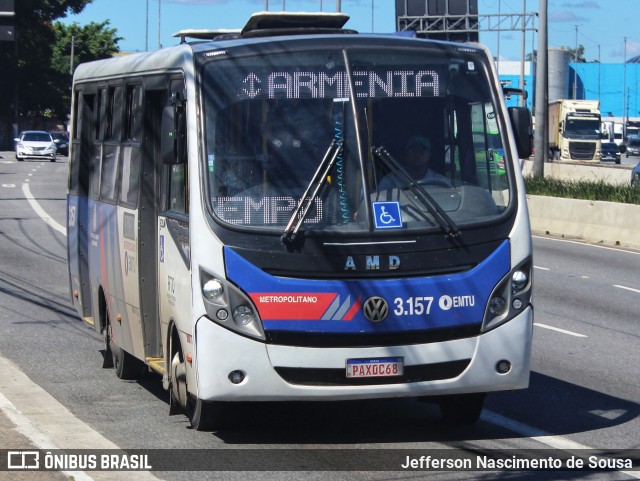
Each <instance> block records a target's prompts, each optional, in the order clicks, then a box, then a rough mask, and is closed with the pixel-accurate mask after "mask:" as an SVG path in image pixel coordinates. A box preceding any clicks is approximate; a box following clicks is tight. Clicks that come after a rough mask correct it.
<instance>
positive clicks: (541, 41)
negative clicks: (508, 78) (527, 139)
mask: <svg viewBox="0 0 640 481" xmlns="http://www.w3.org/2000/svg"><path fill="white" fill-rule="evenodd" d="M547 1H548V0H538V61H537V64H536V130H535V137H534V147H535V156H534V158H533V176H534V177H544V160H545V157H546V156H548V155H549V126H548V119H547V109H548V102H547V96H548V93H547V77H548V69H547Z"/></svg>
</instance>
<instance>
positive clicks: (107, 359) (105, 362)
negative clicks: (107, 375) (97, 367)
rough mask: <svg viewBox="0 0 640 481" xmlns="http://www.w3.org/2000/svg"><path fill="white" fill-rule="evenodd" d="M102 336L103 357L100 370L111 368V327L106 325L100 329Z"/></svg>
mask: <svg viewBox="0 0 640 481" xmlns="http://www.w3.org/2000/svg"><path fill="white" fill-rule="evenodd" d="M102 336H103V337H104V356H103V359H102V368H103V369H106V368H112V367H113V354H112V353H111V327H110V326H109V324H107V325H106V326H105V327H103V328H102Z"/></svg>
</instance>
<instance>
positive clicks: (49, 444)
mask: <svg viewBox="0 0 640 481" xmlns="http://www.w3.org/2000/svg"><path fill="white" fill-rule="evenodd" d="M0 411H2V412H3V413H4V414H5V415H6V416H7V417H8V418H9V419H10V420H11V422H13V424H15V426H16V429H17V430H18V432H20V433H21V434H22V435H23V436H26V437H27V438H28V439H29V440H30V441H31V442H32V443H33V444H34V445H35V446H36V447H37V448H38V449H46V450H50V449H62V450H71V449H96V450H103V449H104V450H114V449H120V447H119V446H117V445H116V444H115V443H113V442H111V441H109V440H108V439H107V438H106V437H104V436H103V435H102V434H100V433H99V432H97V431H96V430H95V429H93V428H92V427H91V426H89V425H88V424H86V423H84V422H83V421H81V420H80V419H79V418H77V417H76V416H75V415H74V414H73V413H72V412H71V411H69V410H68V409H67V408H66V407H65V406H64V405H62V404H61V403H60V402H59V401H58V400H56V399H55V398H54V397H53V396H52V395H51V394H49V393H48V392H47V391H45V390H44V389H43V388H42V387H40V386H39V385H38V384H36V383H35V382H33V381H32V380H31V379H30V378H29V377H28V376H27V375H26V374H25V373H24V372H23V371H22V370H21V369H20V368H19V367H18V366H16V365H15V364H14V363H13V362H11V361H10V360H9V359H7V358H5V357H3V356H2V354H0ZM61 472H64V473H65V474H67V475H71V476H73V477H71V478H70V479H77V480H83V481H92V480H96V481H99V480H109V479H114V476H113V474H114V472H111V471H104V472H101V471H92V472H91V476H89V475H88V474H87V473H86V472H84V471H61ZM116 478H117V479H122V480H131V481H134V480H135V481H141V480H142V481H157V479H158V478H157V477H156V476H155V475H154V474H153V473H151V472H150V471H131V472H125V471H119V472H118V473H117V476H116Z"/></svg>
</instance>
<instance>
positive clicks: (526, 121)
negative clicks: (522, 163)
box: [508, 107, 533, 159]
mask: <svg viewBox="0 0 640 481" xmlns="http://www.w3.org/2000/svg"><path fill="white" fill-rule="evenodd" d="M508 110H509V119H510V120H511V126H512V128H513V133H514V135H515V138H516V146H517V148H518V158H520V159H528V158H529V157H530V156H531V154H532V152H533V134H532V130H531V112H529V109H528V108H526V107H509V109H508Z"/></svg>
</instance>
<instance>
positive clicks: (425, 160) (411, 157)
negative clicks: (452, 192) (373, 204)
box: [378, 135, 451, 191]
mask: <svg viewBox="0 0 640 481" xmlns="http://www.w3.org/2000/svg"><path fill="white" fill-rule="evenodd" d="M404 158H405V161H404V162H403V163H402V167H404V169H405V170H406V171H407V174H409V175H410V176H411V177H412V178H413V179H414V180H415V181H416V182H418V183H425V184H429V183H433V184H435V185H446V186H450V185H451V183H450V182H449V179H447V178H446V177H445V176H444V175H442V174H440V173H439V172H436V171H435V170H433V169H431V168H430V164H431V142H430V141H429V139H428V138H426V137H424V136H422V135H415V136H413V137H411V138H410V139H409V141H408V142H407V145H406V147H405V157H404ZM394 187H403V186H402V185H400V179H399V178H398V176H397V175H394V173H393V172H390V173H389V174H387V175H385V176H384V177H383V178H382V180H381V181H380V183H379V184H378V191H383V190H388V189H393V188H394Z"/></svg>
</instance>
